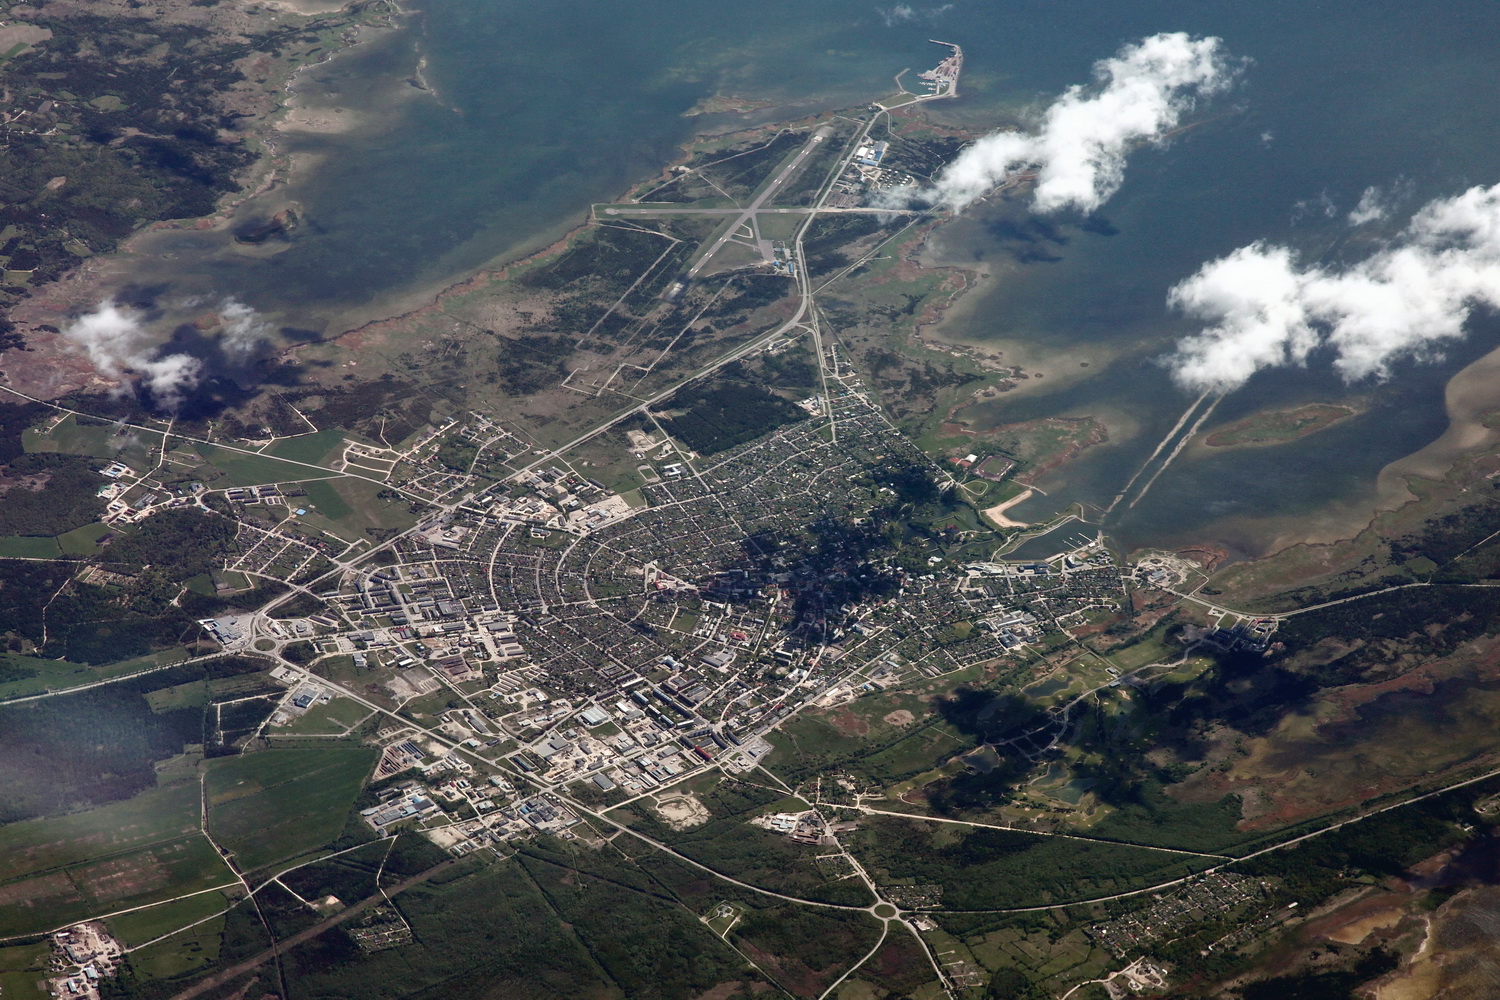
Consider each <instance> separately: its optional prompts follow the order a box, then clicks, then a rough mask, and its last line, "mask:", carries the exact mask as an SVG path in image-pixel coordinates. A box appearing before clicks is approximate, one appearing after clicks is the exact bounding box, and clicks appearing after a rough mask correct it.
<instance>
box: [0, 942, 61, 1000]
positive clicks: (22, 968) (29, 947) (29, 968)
mask: <svg viewBox="0 0 1500 1000" xmlns="http://www.w3.org/2000/svg"><path fill="white" fill-rule="evenodd" d="M51 955H52V945H51V943H50V942H48V941H40V942H38V943H36V944H18V945H13V946H12V947H9V948H0V997H5V998H6V1000H10V998H12V997H41V996H44V995H45V994H42V993H39V992H38V991H37V988H36V987H37V983H38V982H39V981H40V980H41V979H42V977H43V976H44V975H45V974H46V971H47V961H48V959H49V957H50V956H51Z"/></svg>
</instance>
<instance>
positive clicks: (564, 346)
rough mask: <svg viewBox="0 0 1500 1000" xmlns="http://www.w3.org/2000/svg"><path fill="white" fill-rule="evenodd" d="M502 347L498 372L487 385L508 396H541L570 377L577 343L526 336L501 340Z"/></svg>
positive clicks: (540, 335) (490, 378)
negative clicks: (539, 394)
mask: <svg viewBox="0 0 1500 1000" xmlns="http://www.w3.org/2000/svg"><path fill="white" fill-rule="evenodd" d="M500 343H501V346H500V353H499V355H498V356H497V357H496V358H495V370H494V371H493V372H491V373H490V374H489V375H488V376H487V377H486V381H488V382H491V383H493V384H494V385H496V386H498V387H499V389H500V390H501V391H502V392H504V393H505V394H506V395H507V396H529V395H531V394H533V393H537V392H541V391H542V390H543V389H547V388H550V387H552V386H554V385H556V384H557V383H558V382H560V381H562V380H563V379H564V378H566V377H567V375H568V367H567V364H566V362H567V360H568V358H570V357H572V356H573V343H572V341H571V340H570V339H568V338H567V337H562V336H554V335H551V334H541V333H523V334H521V335H520V336H519V337H505V338H501V342H500Z"/></svg>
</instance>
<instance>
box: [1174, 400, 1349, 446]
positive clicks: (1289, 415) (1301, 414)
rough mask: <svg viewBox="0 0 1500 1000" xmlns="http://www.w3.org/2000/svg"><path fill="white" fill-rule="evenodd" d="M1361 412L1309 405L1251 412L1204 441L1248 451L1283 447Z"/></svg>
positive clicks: (1344, 407) (1326, 404)
mask: <svg viewBox="0 0 1500 1000" xmlns="http://www.w3.org/2000/svg"><path fill="white" fill-rule="evenodd" d="M1359 412H1360V411H1359V410H1357V409H1355V408H1354V407H1352V406H1344V405H1340V404H1335V403H1309V404H1307V405H1306V406H1298V407H1296V408H1294V409H1290V410H1267V411H1265V412H1264V413H1253V414H1251V415H1250V416H1248V417H1244V418H1243V419H1240V420H1236V421H1235V422H1234V423H1232V424H1226V425H1225V426H1223V427H1221V428H1219V429H1218V430H1216V431H1214V432H1213V433H1212V434H1210V435H1208V437H1207V438H1206V439H1205V440H1204V444H1206V445H1208V446H1209V447H1210V448H1248V447H1262V446H1265V445H1272V444H1285V443H1286V442H1288V441H1295V440H1297V439H1298V438H1304V437H1307V435H1309V434H1316V433H1317V432H1318V431H1321V430H1323V429H1325V428H1328V427H1332V426H1333V425H1334V424H1336V423H1338V422H1339V421H1341V420H1347V419H1348V418H1350V417H1352V416H1354V415H1355V414H1357V413H1359Z"/></svg>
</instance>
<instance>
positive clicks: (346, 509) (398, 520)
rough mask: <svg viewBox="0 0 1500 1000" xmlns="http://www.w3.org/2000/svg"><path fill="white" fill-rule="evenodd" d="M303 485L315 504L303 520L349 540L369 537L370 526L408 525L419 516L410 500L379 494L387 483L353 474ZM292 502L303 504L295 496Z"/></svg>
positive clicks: (379, 528)
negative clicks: (356, 476) (413, 512)
mask: <svg viewBox="0 0 1500 1000" xmlns="http://www.w3.org/2000/svg"><path fill="white" fill-rule="evenodd" d="M303 488H304V489H305V490H306V491H307V502H308V503H309V504H311V505H312V506H311V509H309V510H308V512H307V514H306V515H304V516H303V517H302V518H301V520H303V521H305V522H307V524H308V525H309V526H310V527H313V528H319V529H322V530H325V531H329V532H332V533H333V534H336V535H340V536H342V537H344V538H346V539H348V540H349V541H357V540H359V539H363V538H368V537H369V536H368V535H367V534H366V533H365V531H366V529H375V530H377V531H388V530H390V529H393V528H394V529H405V528H409V527H411V526H412V525H413V524H415V523H416V520H417V519H416V516H415V515H414V514H412V512H411V505H410V504H409V503H408V502H407V501H405V500H399V499H397V500H392V499H387V498H383V497H381V496H380V495H379V494H380V493H381V492H383V491H384V490H385V487H384V486H381V485H380V484H379V483H371V482H367V481H365V480H363V479H352V478H340V479H324V480H318V481H316V482H310V483H305V484H303ZM387 496H389V494H387ZM290 502H291V504H292V506H293V507H297V506H301V504H300V503H299V502H297V501H295V500H294V501H290Z"/></svg>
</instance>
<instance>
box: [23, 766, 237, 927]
mask: <svg viewBox="0 0 1500 1000" xmlns="http://www.w3.org/2000/svg"><path fill="white" fill-rule="evenodd" d="M185 787H188V788H190V789H192V786H190V785H189V786H185ZM192 790H194V791H196V789H192ZM234 880H235V877H234V873H233V872H231V871H230V870H229V869H228V867H227V866H226V865H225V864H224V861H223V859H222V858H220V857H219V852H218V851H216V850H214V848H213V845H212V844H210V843H209V842H208V840H207V839H205V838H204V836H203V835H202V834H201V833H197V832H194V833H192V834H190V835H188V836H186V837H180V838H178V839H175V840H170V841H165V842H162V843H157V844H154V845H152V846H150V847H145V848H142V849H140V850H137V851H128V852H124V853H119V854H111V855H109V856H106V857H100V858H98V859H97V860H91V861H87V862H84V863H82V864H77V865H71V866H69V867H66V868H61V869H51V870H48V871H45V872H39V873H37V874H36V875H33V876H31V877H30V878H24V879H19V880H17V881H13V882H7V883H3V884H0V901H3V903H4V905H0V936H9V935H19V934H36V933H41V932H45V931H50V930H52V929H54V928H56V927H61V926H63V925H65V924H70V923H74V922H76V921H79V920H86V919H89V918H91V917H97V916H99V915H102V914H105V913H113V912H117V911H119V910H125V909H130V908H132V907H136V906H142V905H145V904H150V903H155V902H160V901H161V900H165V899H172V898H174V897H176V896H180V895H182V894H184V893H190V892H196V891H198V890H200V889H207V888H212V887H216V886H223V885H227V884H231V883H233V882H234Z"/></svg>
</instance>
